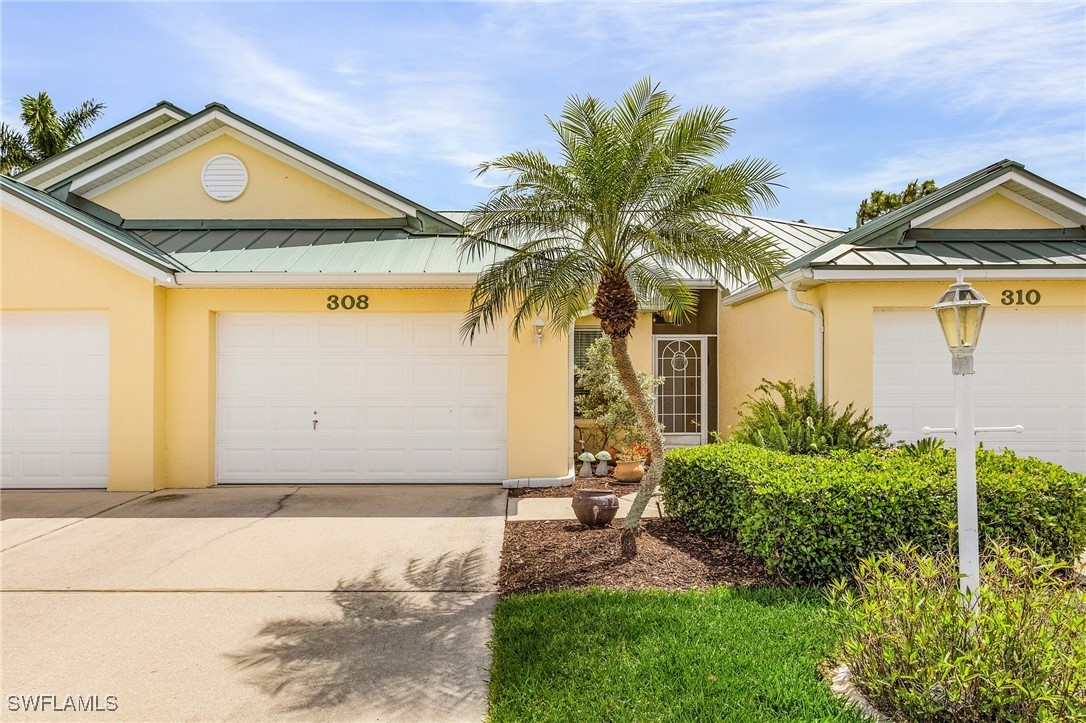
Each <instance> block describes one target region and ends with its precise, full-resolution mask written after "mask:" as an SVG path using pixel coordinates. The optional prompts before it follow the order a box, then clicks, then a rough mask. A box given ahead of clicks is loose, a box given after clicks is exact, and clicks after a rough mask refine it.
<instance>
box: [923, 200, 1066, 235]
mask: <svg viewBox="0 0 1086 723" xmlns="http://www.w3.org/2000/svg"><path fill="white" fill-rule="evenodd" d="M931 228H954V229H969V228H983V229H1017V228H1060V224H1058V223H1056V222H1055V221H1052V220H1050V219H1047V218H1045V217H1044V216H1042V215H1041V214H1039V213H1034V212H1033V211H1031V210H1029V209H1028V208H1026V207H1025V206H1023V205H1022V204H1020V203H1015V202H1014V201H1012V200H1011V199H1009V198H1007V197H1006V196H1003V195H1000V194H998V193H997V194H993V195H991V196H988V197H987V198H985V199H983V200H980V201H977V202H976V203H974V204H973V205H971V206H967V207H966V208H963V209H962V210H961V211H959V212H958V213H955V214H954V215H952V216H948V217H947V218H944V219H943V220H942V221H939V222H938V223H935V224H932V226H931Z"/></svg>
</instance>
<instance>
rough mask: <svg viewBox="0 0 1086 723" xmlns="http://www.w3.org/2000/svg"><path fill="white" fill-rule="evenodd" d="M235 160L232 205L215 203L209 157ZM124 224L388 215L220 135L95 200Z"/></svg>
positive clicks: (250, 147) (266, 155) (230, 203)
mask: <svg viewBox="0 0 1086 723" xmlns="http://www.w3.org/2000/svg"><path fill="white" fill-rule="evenodd" d="M220 153H229V154H231V155H233V156H237V157H238V158H239V159H240V160H241V162H242V163H244V164H245V168H246V170H247V171H248V174H249V182H248V185H247V186H246V187H245V191H244V192H243V193H242V194H241V195H240V196H239V197H238V198H236V199H234V200H233V201H225V202H224V201H216V200H215V199H213V198H211V197H210V196H208V195H207V193H206V192H205V191H204V188H203V186H202V185H201V183H200V173H201V172H202V171H203V167H204V164H205V163H207V161H208V159H210V158H211V157H212V156H216V155H218V154H220ZM93 200H94V202H95V203H97V204H99V205H102V206H105V207H106V208H109V209H111V210H113V211H115V212H117V213H119V214H120V215H121V216H123V217H124V218H126V219H269V218H271V219H299V218H352V219H358V218H387V217H388V214H386V213H383V212H381V211H378V210H377V209H375V208H374V207H372V206H370V205H368V204H366V203H364V202H362V201H360V200H358V199H356V198H354V197H352V196H349V195H348V194H346V193H343V192H342V191H339V190H337V189H335V188H333V187H332V186H329V185H328V184H326V183H323V182H321V181H318V180H317V179H315V178H313V177H312V176H310V175H309V174H307V173H304V172H303V171H301V170H299V169H297V168H295V167H294V166H292V165H289V164H286V163H283V162H282V161H280V160H278V159H276V158H273V157H272V156H270V155H268V154H267V153H265V152H263V151H261V150H259V149H257V148H256V147H254V146H251V145H249V144H247V143H244V142H242V141H240V140H238V139H236V138H234V137H232V136H229V135H222V136H219V137H217V138H215V139H213V140H211V141H208V142H206V143H203V144H201V145H197V146H196V147H194V148H193V149H192V150H190V151H187V152H185V153H182V154H181V155H179V156H177V157H175V158H172V159H170V160H169V161H167V162H165V163H163V164H162V165H160V166H156V167H155V168H152V169H151V170H149V171H147V172H145V173H142V174H140V175H138V176H135V177H134V178H132V179H131V180H129V181H127V182H125V183H122V184H121V185H119V186H116V187H114V188H111V189H109V190H108V191H106V192H104V193H102V194H100V195H98V196H95V197H94V199H93Z"/></svg>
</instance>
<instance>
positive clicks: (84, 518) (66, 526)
mask: <svg viewBox="0 0 1086 723" xmlns="http://www.w3.org/2000/svg"><path fill="white" fill-rule="evenodd" d="M157 491H158V490H152V491H150V492H144V493H143V494H142V495H140V496H139V497H133V498H132V499H130V500H125V501H124V502H118V503H117V504H115V505H113V506H112V507H107V508H105V509H104V510H99V511H98V512H95V513H94V514H93V515H87V516H86V517H80V518H78V519H75V520H72V521H71V522H69V523H68V524H66V525H61V526H60V527H57V528H55V529H52V530H49V531H48V532H43V533H41V534H40V535H37V536H36V537H31V538H30V539H29V540H23V541H22V542H16V543H15V544H14V545H12V546H11V547H5V548H3V550H0V552H7V551H8V550H14V549H15V548H16V547H20V546H22V545H25V544H26V543H28V542H33V541H34V540H40V539H41V538H43V537H48V536H49V535H52V534H53V533H55V532H60V531H61V530H66V529H68V528H69V527H71V526H72V525H78V524H79V523H80V522H86V521H87V520H92V519H94V518H95V517H98V516H100V515H104V514H105V513H107V512H109V511H110V510H115V509H117V508H118V507H123V506H124V505H127V504H130V503H132V502H136V501H137V500H142V499H143V498H144V497H146V496H147V495H153V494H154V493H155V492H157Z"/></svg>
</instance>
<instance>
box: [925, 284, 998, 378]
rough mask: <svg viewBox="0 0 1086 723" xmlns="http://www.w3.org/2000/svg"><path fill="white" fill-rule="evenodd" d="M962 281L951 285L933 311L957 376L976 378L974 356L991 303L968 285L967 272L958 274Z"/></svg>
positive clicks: (952, 368)
mask: <svg viewBox="0 0 1086 723" xmlns="http://www.w3.org/2000/svg"><path fill="white" fill-rule="evenodd" d="M957 278H958V280H957V281H956V282H955V283H953V284H951V285H950V288H949V289H947V290H946V291H945V292H944V293H943V295H942V296H941V297H939V301H937V302H935V305H934V306H933V307H931V308H932V309H934V310H935V315H936V316H937V317H938V318H939V327H940V328H941V329H942V330H943V336H944V337H945V338H946V344H947V346H948V347H949V348H950V354H951V359H952V361H951V370H952V371H953V373H954V374H956V375H963V374H973V352H974V350H975V349H976V348H977V342H978V341H979V340H980V327H981V324H982V323H983V322H984V312H985V310H986V309H987V307H988V306H989V304H988V301H987V299H985V298H984V296H983V295H982V294H981V293H980V292H979V291H977V290H976V289H975V288H973V285H972V284H970V283H969V282H968V281H965V272H964V271H962V270H961V269H958V271H957Z"/></svg>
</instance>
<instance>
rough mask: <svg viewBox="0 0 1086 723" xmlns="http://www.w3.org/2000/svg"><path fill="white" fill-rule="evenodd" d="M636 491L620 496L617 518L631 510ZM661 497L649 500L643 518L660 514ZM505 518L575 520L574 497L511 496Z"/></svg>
mask: <svg viewBox="0 0 1086 723" xmlns="http://www.w3.org/2000/svg"><path fill="white" fill-rule="evenodd" d="M636 496H637V493H636V492H631V493H630V494H627V495H621V496H620V497H619V498H618V515H617V516H616V518H615V519H619V520H621V519H623V518H624V517H626V515H627V513H629V511H630V506H631V505H632V504H633V500H634V497H636ZM658 500H659V498H658V497H657V498H654V499H652V500H650V501H649V505H648V507H646V508H645V514H644V515H643V516H642V518H651V517H659V516H660V508H659V507H657V504H656V503H657V501H658ZM505 519H506V520H507V521H508V522H536V521H540V520H575V519H577V516H576V515H575V514H573V499H572V498H571V497H510V498H509V501H508V503H507V505H506V513H505Z"/></svg>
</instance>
